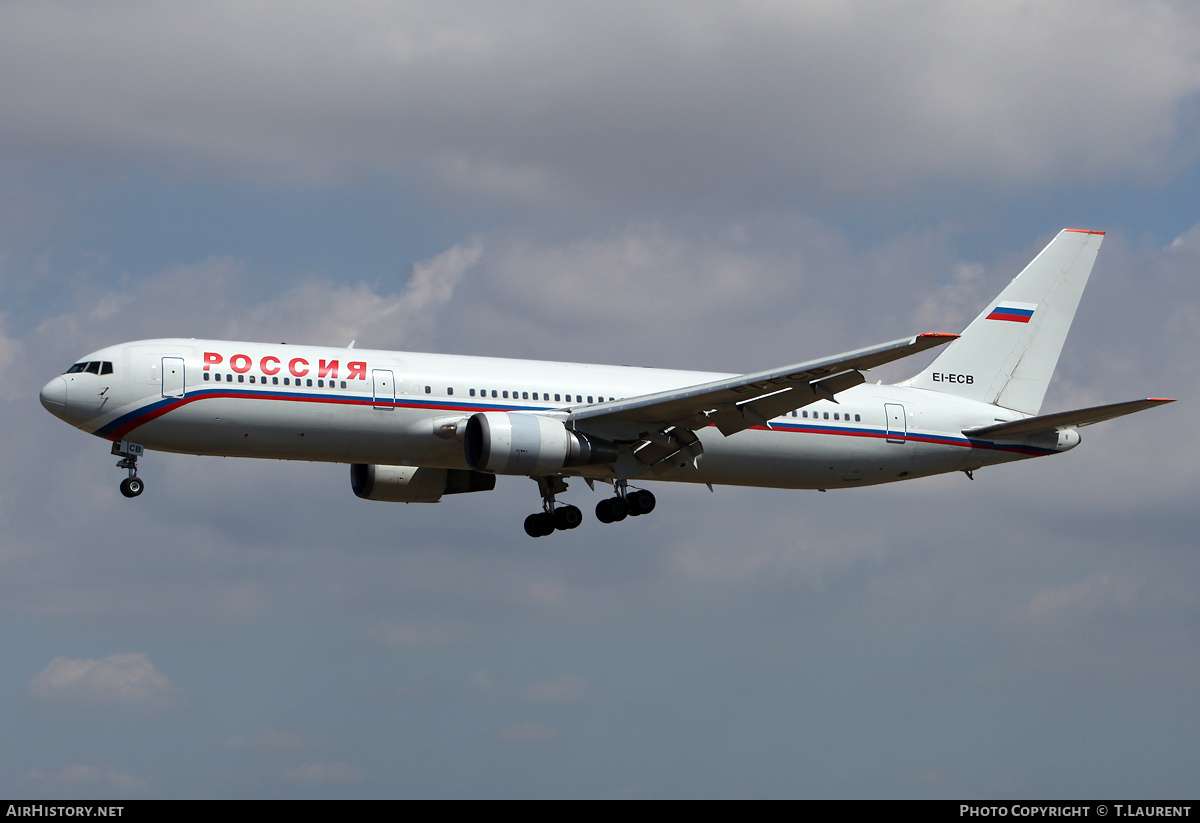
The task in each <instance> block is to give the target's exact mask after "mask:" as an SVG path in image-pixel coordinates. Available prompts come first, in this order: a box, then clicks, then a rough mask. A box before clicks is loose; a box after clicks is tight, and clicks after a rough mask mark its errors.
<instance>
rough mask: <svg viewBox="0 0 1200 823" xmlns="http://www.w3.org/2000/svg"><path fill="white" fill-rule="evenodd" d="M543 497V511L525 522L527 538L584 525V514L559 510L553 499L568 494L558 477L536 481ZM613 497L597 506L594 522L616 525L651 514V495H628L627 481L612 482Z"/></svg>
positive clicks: (566, 508) (569, 508) (639, 491)
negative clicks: (629, 518) (564, 493)
mask: <svg viewBox="0 0 1200 823" xmlns="http://www.w3.org/2000/svg"><path fill="white" fill-rule="evenodd" d="M534 480H536V481H537V484H538V490H539V491H540V492H541V493H542V509H543V510H542V511H540V512H537V513H535V514H531V515H529V516H528V517H526V518H525V533H526V534H527V535H529V536H530V537H545V536H547V535H549V534H552V533H553V532H554V531H556V530H558V531H567V530H569V529H574V528H576V527H577V526H579V524H580V523H582V522H583V512H581V511H579V509H578V508H577V507H575V506H570V505H566V506H560V505H558V504H557V503H556V502H555V500H554V496H555V495H556V494H560V493H562V492H565V491H566V490H567V483H566V481H565V480H563V479H562V478H561V477H555V476H551V477H535V478H534ZM613 491H614V492H615V496H613V497H610V498H608V499H606V500H601V501H600V502H599V503H597V504H596V519H597V520H599V521H600V522H601V523H616V522H618V521H621V520H624V519H625V518H626V517H629V516H634V517H636V516H638V515H642V514H649V513H650V512H652V511H654V502H655V501H654V495H653V494H651V493H650V492H648V491H646V490H645V489H636V490H634V491H629V490H628V489H627V485H626V481H624V480H617V481H614V482H613Z"/></svg>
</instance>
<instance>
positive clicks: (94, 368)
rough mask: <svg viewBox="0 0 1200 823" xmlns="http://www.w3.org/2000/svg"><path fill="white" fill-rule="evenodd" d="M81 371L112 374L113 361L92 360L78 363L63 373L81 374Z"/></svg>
mask: <svg viewBox="0 0 1200 823" xmlns="http://www.w3.org/2000/svg"><path fill="white" fill-rule="evenodd" d="M80 372H87V373H88V374H112V373H113V366H112V361H111V360H92V361H90V362H88V363H76V364H75V365H74V366H72V367H71V368H69V369H67V370H66V371H65V372H63V374H79V373H80Z"/></svg>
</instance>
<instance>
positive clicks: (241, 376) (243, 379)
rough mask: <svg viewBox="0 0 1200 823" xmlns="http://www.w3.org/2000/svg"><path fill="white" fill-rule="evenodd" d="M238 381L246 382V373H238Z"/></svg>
mask: <svg viewBox="0 0 1200 823" xmlns="http://www.w3.org/2000/svg"><path fill="white" fill-rule="evenodd" d="M238 382H239V383H245V382H246V375H244V374H239V375H238Z"/></svg>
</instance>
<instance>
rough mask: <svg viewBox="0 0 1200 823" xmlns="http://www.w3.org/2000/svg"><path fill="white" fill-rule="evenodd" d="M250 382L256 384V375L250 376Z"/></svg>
mask: <svg viewBox="0 0 1200 823" xmlns="http://www.w3.org/2000/svg"><path fill="white" fill-rule="evenodd" d="M250 382H251V383H253V382H254V375H250Z"/></svg>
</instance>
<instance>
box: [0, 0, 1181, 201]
mask: <svg viewBox="0 0 1200 823" xmlns="http://www.w3.org/2000/svg"><path fill="white" fill-rule="evenodd" d="M1198 30H1200V20H1198V18H1197V15H1196V13H1195V11H1194V9H1192V8H1191V7H1190V6H1188V5H1186V4H1178V3H1154V2H1132V3H1131V2H1120V1H1119V0H1103V1H1102V2H1096V0H1092V1H1091V2H1084V0H1076V1H1075V2H1061V3H1053V4H992V5H989V4H975V3H971V4H951V5H946V4H945V3H941V2H933V1H932V0H927V2H910V3H904V4H882V5H881V4H878V3H868V2H850V3H847V2H824V3H805V4H790V5H788V4H785V5H780V4H776V3H767V2H757V3H740V4H736V5H730V4H726V3H718V2H686V3H684V2H671V3H660V4H656V5H655V6H653V7H647V6H645V5H644V4H628V3H615V4H604V5H586V4H585V5H578V4H565V5H564V4H554V3H536V2H534V3H524V4H515V5H514V4H506V5H505V6H504V7H503V8H499V7H495V6H494V5H493V4H488V3H481V2H457V3H444V4H439V5H437V6H420V5H417V6H412V5H394V4H382V3H363V4H357V5H356V6H355V8H354V9H344V8H337V9H334V8H332V7H328V8H322V7H319V6H317V7H307V8H306V11H305V13H302V14H301V13H296V11H295V8H294V6H293V5H291V4H279V3H270V2H267V3H262V4H257V5H256V6H255V7H254V8H252V9H251V8H248V7H246V6H244V5H240V4H231V3H221V2H216V3H207V4H202V5H201V6H186V5H184V6H170V7H161V8H159V9H157V10H156V11H155V12H154V13H147V12H146V10H145V8H144V7H143V6H142V5H140V4H136V3H128V2H127V3H120V2H113V3H105V4H103V5H99V6H91V5H76V4H8V5H6V6H5V7H4V8H3V10H2V11H0V78H8V79H7V80H6V81H4V82H0V106H2V107H3V110H4V111H5V112H6V114H7V116H6V118H5V121H4V124H3V125H2V126H0V129H2V131H0V135H2V136H3V138H4V140H5V144H6V146H8V147H9V154H10V155H15V156H17V157H21V158H26V159H29V160H33V161H34V162H36V161H37V160H38V159H39V158H41V159H45V158H47V157H48V156H50V154H51V153H52V152H68V153H72V154H75V155H76V156H82V157H89V158H93V159H95V160H106V159H109V158H112V157H114V156H115V157H118V158H120V159H122V160H131V161H132V160H136V161H137V162H146V161H148V162H152V163H158V164H161V165H165V166H168V167H174V168H190V169H193V170H195V171H199V172H201V173H204V174H213V173H219V174H227V175H234V176H244V177H250V178H261V177H267V178H273V179H286V180H293V181H310V182H325V181H329V180H332V179H338V178H344V177H348V176H349V177H353V176H357V175H361V174H365V173H370V174H388V175H392V176H394V177H396V178H398V179H400V180H403V181H405V182H411V181H419V182H418V185H424V186H428V187H432V188H433V189H435V190H437V191H438V192H439V196H441V197H455V196H458V195H459V194H461V193H463V192H466V193H467V194H468V195H469V196H471V197H474V198H485V199H490V198H494V199H495V200H496V201H497V202H514V201H516V202H520V201H522V200H525V201H527V200H530V199H532V200H536V201H539V202H542V203H552V202H555V201H557V200H560V199H561V198H562V197H563V196H564V195H570V196H576V197H594V196H597V195H599V196H605V195H606V194H611V193H614V192H619V193H620V197H621V198H622V199H624V200H626V201H630V200H638V199H643V198H654V197H657V196H659V195H661V194H664V193H669V194H671V195H672V196H675V197H678V196H681V195H682V196H684V197H692V198H695V199H696V200H697V201H699V199H700V198H704V199H706V200H708V201H709V202H711V201H712V200H713V199H721V198H726V197H733V198H735V199H736V198H741V197H744V196H745V193H746V192H748V191H751V190H754V189H756V188H757V189H758V190H760V191H762V190H766V191H769V192H772V193H773V194H774V195H775V196H777V197H786V196H789V195H790V194H794V192H795V191H796V189H797V188H798V187H799V185H800V184H803V183H808V184H815V186H816V190H818V191H821V192H824V193H826V194H828V193H829V192H831V191H836V190H843V191H844V190H862V189H879V188H880V187H888V186H890V185H894V184H897V183H906V182H909V181H912V180H915V179H921V178H922V177H924V176H927V175H932V176H934V177H937V178H939V179H950V178H954V177H958V178H967V179H983V180H986V181H989V182H991V183H995V184H998V185H1001V186H1005V185H1008V184H1010V183H1012V182H1015V181H1020V182H1025V183H1028V182H1036V181H1039V180H1044V179H1047V178H1052V179H1062V178H1068V179H1079V178H1082V177H1090V176H1094V175H1105V176H1107V175H1129V174H1146V173H1150V174H1164V173H1167V172H1169V171H1170V170H1171V169H1173V168H1175V167H1176V166H1177V164H1178V163H1180V162H1190V160H1191V159H1193V158H1194V156H1195V152H1196V146H1195V144H1194V140H1193V139H1192V138H1193V137H1194V134H1193V132H1192V126H1191V125H1189V124H1188V123H1187V121H1186V119H1185V118H1184V117H1182V116H1181V115H1180V111H1181V108H1182V107H1184V106H1185V105H1186V104H1187V102H1188V101H1189V100H1190V99H1192V96H1193V95H1194V94H1195V93H1196V92H1197V90H1198V89H1200V71H1198V66H1200V60H1198V51H1200V50H1198V49H1197V47H1196V43H1197V42H1200V37H1197V32H1198ZM48 101H49V103H52V104H48Z"/></svg>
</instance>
